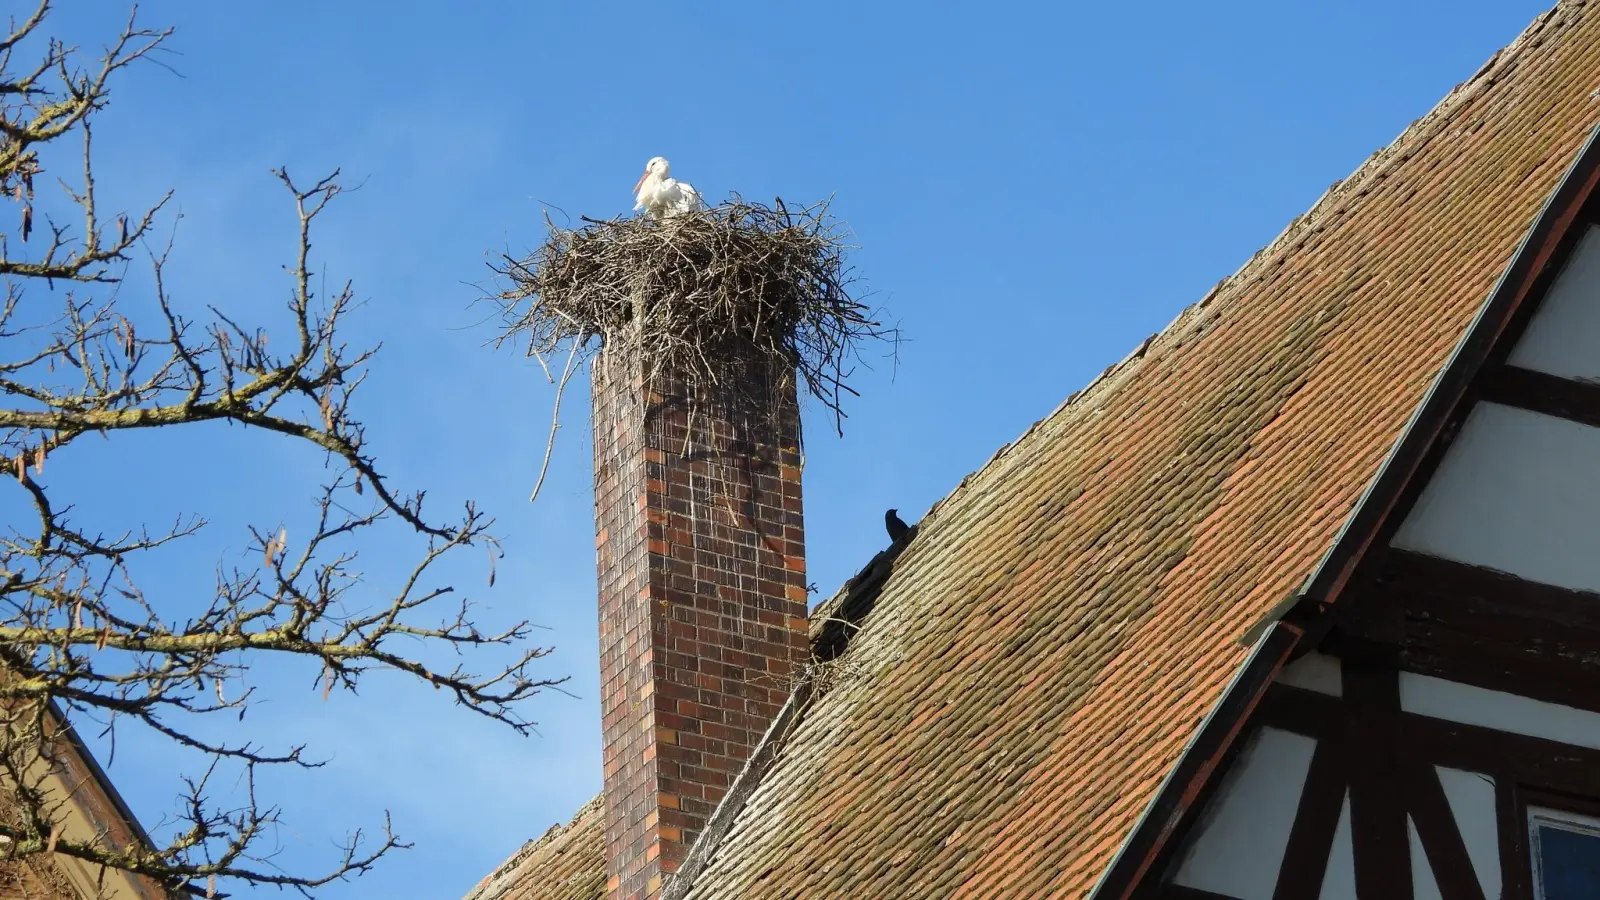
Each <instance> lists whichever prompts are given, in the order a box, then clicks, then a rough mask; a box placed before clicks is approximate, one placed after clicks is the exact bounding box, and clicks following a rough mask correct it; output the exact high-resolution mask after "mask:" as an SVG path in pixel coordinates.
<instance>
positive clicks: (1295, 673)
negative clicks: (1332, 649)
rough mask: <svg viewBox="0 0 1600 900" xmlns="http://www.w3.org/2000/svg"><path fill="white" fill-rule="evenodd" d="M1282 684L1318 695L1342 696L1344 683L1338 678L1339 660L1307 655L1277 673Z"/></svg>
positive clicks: (1311, 654)
mask: <svg viewBox="0 0 1600 900" xmlns="http://www.w3.org/2000/svg"><path fill="white" fill-rule="evenodd" d="M1278 680H1279V681H1281V682H1283V683H1284V684H1289V685H1293V686H1295V687H1297V688H1305V689H1306V690H1308V691H1316V692H1317V693H1319V694H1331V695H1333V696H1335V697H1342V696H1344V682H1343V681H1342V680H1341V679H1340V677H1339V658H1338V657H1336V656H1327V655H1325V654H1322V653H1307V654H1306V655H1305V656H1302V657H1300V658H1299V659H1297V660H1295V661H1294V662H1292V663H1290V664H1289V665H1287V666H1284V668H1283V671H1282V672H1279V673H1278Z"/></svg>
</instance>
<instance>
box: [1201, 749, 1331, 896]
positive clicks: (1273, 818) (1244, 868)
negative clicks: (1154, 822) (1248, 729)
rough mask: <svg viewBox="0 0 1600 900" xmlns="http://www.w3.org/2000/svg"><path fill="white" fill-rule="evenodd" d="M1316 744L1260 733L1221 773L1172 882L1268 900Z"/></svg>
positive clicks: (1228, 894)
mask: <svg viewBox="0 0 1600 900" xmlns="http://www.w3.org/2000/svg"><path fill="white" fill-rule="evenodd" d="M1316 746H1317V742H1316V741H1315V740H1313V739H1312V738H1308V737H1305V736H1303V735H1298V734H1291V733H1290V732H1287V731H1279V730H1278V729H1275V728H1263V729H1261V731H1260V732H1258V733H1257V734H1256V735H1255V736H1254V737H1253V738H1252V739H1251V741H1250V744H1249V745H1248V746H1246V747H1245V748H1244V750H1243V751H1241V752H1240V754H1239V759H1238V761H1237V762H1236V763H1235V764H1234V765H1233V766H1232V767H1231V768H1230V769H1229V771H1228V773H1227V775H1226V776H1225V778H1224V780H1223V782H1222V784H1221V786H1220V787H1219V788H1218V790H1217V795H1216V799H1215V800H1213V801H1212V804H1211V809H1210V810H1208V811H1207V813H1206V816H1205V818H1204V819H1203V820H1202V822H1201V823H1200V828H1199V832H1200V833H1199V836H1198V837H1197V838H1195V839H1194V841H1193V842H1192V843H1191V844H1190V846H1189V850H1188V852H1187V853H1186V854H1185V855H1184V859H1183V863H1182V864H1181V865H1180V867H1179V868H1178V874H1177V875H1176V876H1175V877H1174V878H1173V880H1174V881H1175V882H1177V883H1178V884H1181V885H1183V886H1185V887H1192V888H1197V889H1199V890H1204V891H1211V892H1212V893H1216V894H1222V895H1224V896H1228V897H1235V898H1238V900H1272V889H1273V887H1274V885H1275V883H1276V882H1277V879H1278V867H1279V866H1280V865H1281V864H1282V862H1283V851H1284V848H1285V847H1286V846H1287V845H1288V842H1289V829H1290V826H1292V825H1293V824H1294V816H1295V811H1296V810H1297V809H1298V808H1299V806H1300V792H1301V789H1302V788H1303V787H1304V786H1305V780H1306V772H1307V771H1308V770H1309V769H1310V768H1311V754H1312V751H1314V750H1315V749H1316Z"/></svg>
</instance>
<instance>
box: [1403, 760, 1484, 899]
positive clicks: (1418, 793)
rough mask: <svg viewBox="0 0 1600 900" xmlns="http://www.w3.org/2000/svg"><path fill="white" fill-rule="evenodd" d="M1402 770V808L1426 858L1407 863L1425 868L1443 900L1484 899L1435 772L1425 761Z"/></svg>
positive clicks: (1459, 831)
mask: <svg viewBox="0 0 1600 900" xmlns="http://www.w3.org/2000/svg"><path fill="white" fill-rule="evenodd" d="M1406 770H1407V775H1406V787H1407V788H1408V796H1407V798H1406V801H1407V802H1406V806H1407V808H1408V809H1409V810H1410V812H1411V821H1412V823H1413V824H1414V825H1415V826H1416V828H1417V838H1418V839H1419V840H1420V841H1421V842H1422V851H1423V853H1424V854H1425V855H1426V857H1427V859H1426V860H1415V859H1414V860H1412V861H1411V864H1412V865H1414V866H1415V865H1425V866H1427V867H1428V869H1429V870H1430V871H1431V872H1432V873H1433V880H1434V883H1435V884H1437V885H1438V886H1439V894H1440V895H1441V896H1442V897H1444V900H1485V898H1484V895H1483V886H1482V885H1480V884H1479V883H1478V876H1477V874H1476V873H1475V871H1474V870H1473V868H1472V858H1471V857H1469V856H1468V855H1467V844H1466V841H1464V840H1462V838H1461V828H1460V827H1459V826H1458V825H1457V824H1456V817H1455V814H1454V813H1453V812H1451V810H1450V800H1449V798H1447V797H1446V796H1445V794H1444V785H1443V784H1441V783H1440V782H1439V770H1438V769H1436V768H1434V766H1433V765H1432V764H1431V763H1426V762H1412V763H1410V764H1409V765H1407V766H1406ZM1496 900H1498V898H1496Z"/></svg>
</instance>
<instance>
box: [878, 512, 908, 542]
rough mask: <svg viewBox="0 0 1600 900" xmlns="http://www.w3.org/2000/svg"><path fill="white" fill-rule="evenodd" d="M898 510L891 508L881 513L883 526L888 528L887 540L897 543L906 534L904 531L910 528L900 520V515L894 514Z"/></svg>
mask: <svg viewBox="0 0 1600 900" xmlns="http://www.w3.org/2000/svg"><path fill="white" fill-rule="evenodd" d="M898 512H899V510H897V509H891V510H889V511H888V512H886V513H884V514H883V527H885V528H887V529H889V540H891V541H894V542H895V543H897V544H898V543H900V539H901V538H903V537H905V536H906V532H908V531H910V530H911V526H910V525H907V524H906V523H904V522H902V521H900V517H899V516H898V515H896V513H898Z"/></svg>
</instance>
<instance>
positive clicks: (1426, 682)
mask: <svg viewBox="0 0 1600 900" xmlns="http://www.w3.org/2000/svg"><path fill="white" fill-rule="evenodd" d="M1400 708H1401V709H1403V710H1405V711H1406V712H1414V713H1417V714H1419V715H1424V716H1432V717H1433V718H1435V719H1448V720H1449V721H1451V722H1465V723H1466V724H1468V725H1481V726H1483V727H1484V728H1493V729H1496V730H1498V731H1509V732H1512V733H1514V734H1525V735H1528V736H1529V737H1537V738H1544V739H1546V740H1551V741H1560V742H1561V743H1563V744H1575V745H1577V746H1580V747H1591V748H1594V749H1597V750H1600V713H1593V712H1590V711H1588V710H1586V709H1574V708H1573V707H1570V706H1562V705H1560V704H1558V703H1546V702H1545V701H1543V700H1532V699H1529V698H1527V697H1519V696H1517V695H1516V694H1507V693H1505V692H1504V691H1491V690H1488V689H1487V688H1480V687H1474V686H1472V685H1470V684H1461V683H1459V682H1455V681H1445V680H1444V679H1442V678H1434V677H1433V676H1431V675H1418V674H1416V673H1414V672H1401V673H1400Z"/></svg>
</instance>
